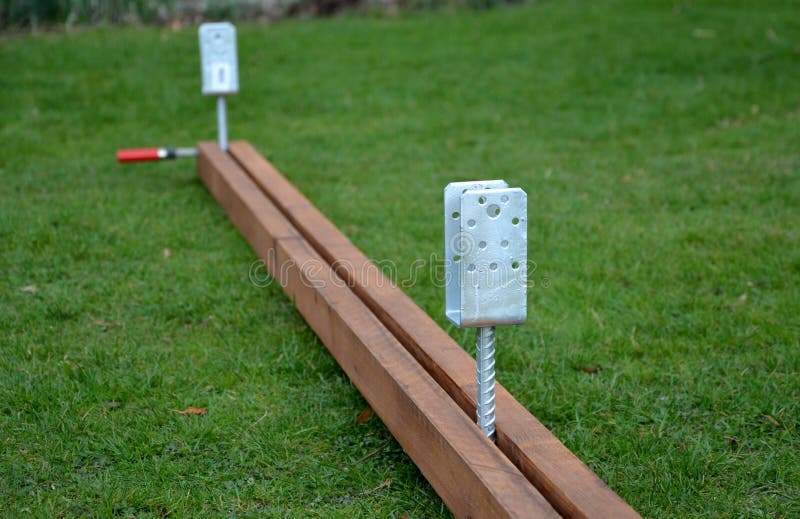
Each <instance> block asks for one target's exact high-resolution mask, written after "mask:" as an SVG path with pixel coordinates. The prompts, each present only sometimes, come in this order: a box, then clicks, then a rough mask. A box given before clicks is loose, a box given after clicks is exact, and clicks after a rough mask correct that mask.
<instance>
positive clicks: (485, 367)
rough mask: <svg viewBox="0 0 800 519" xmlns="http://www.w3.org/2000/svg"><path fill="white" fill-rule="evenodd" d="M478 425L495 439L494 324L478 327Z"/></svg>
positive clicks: (490, 437) (491, 438)
mask: <svg viewBox="0 0 800 519" xmlns="http://www.w3.org/2000/svg"><path fill="white" fill-rule="evenodd" d="M476 357H477V364H478V408H477V415H478V427H480V428H481V430H482V431H483V432H484V434H486V436H488V437H489V439H490V440H492V441H494V436H495V427H494V422H495V416H494V409H495V405H494V399H495V391H494V326H486V327H483V328H478V341H477V352H476Z"/></svg>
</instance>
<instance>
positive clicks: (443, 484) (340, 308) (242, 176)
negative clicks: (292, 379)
mask: <svg viewBox="0 0 800 519" xmlns="http://www.w3.org/2000/svg"><path fill="white" fill-rule="evenodd" d="M198 149H199V156H198V161H197V164H198V171H199V174H200V177H201V178H202V180H203V182H204V183H205V185H206V186H207V188H208V190H209V191H210V192H211V194H212V195H213V196H214V197H215V198H216V199H217V200H218V202H219V203H220V205H221V206H222V207H223V208H224V209H225V211H226V212H227V213H228V215H229V216H230V218H231V220H232V221H233V223H234V224H235V225H236V227H237V228H238V229H239V230H240V231H241V233H242V234H243V235H244V237H245V238H246V239H247V240H248V242H249V243H250V244H251V245H252V247H253V249H254V250H255V251H256V253H257V254H258V256H259V257H261V258H262V259H263V260H264V261H265V264H266V266H267V269H268V270H269V271H270V273H271V274H272V275H273V277H274V278H275V279H276V280H277V281H278V282H279V283H280V284H281V286H282V287H283V290H284V292H285V293H286V294H287V296H288V297H289V298H290V299H291V300H292V301H293V302H294V304H295V305H296V306H297V309H298V311H299V312H300V313H301V314H302V315H303V317H304V318H305V320H306V322H307V323H308V324H309V325H310V326H311V328H312V329H313V330H314V332H315V333H316V334H317V335H318V336H319V338H320V340H321V341H322V342H323V343H324V344H325V346H326V347H327V348H328V350H329V351H330V352H331V354H332V355H333V356H334V357H335V358H336V360H337V361H338V362H339V364H340V366H341V367H342V369H343V370H344V371H345V373H347V375H348V376H349V377H350V379H351V381H352V382H353V384H355V386H356V387H357V388H358V389H359V391H361V394H362V395H363V396H364V398H365V399H366V400H367V401H368V402H369V404H370V406H372V408H373V409H374V410H375V412H376V413H377V414H378V415H379V416H380V417H381V419H382V420H383V422H384V423H385V424H386V426H387V427H388V428H389V430H390V431H391V432H392V434H393V435H394V437H395V438H396V439H397V441H398V442H399V443H400V445H401V446H402V447H403V449H404V450H405V451H406V453H408V455H409V456H410V457H411V459H412V460H414V463H416V465H417V466H418V467H419V469H420V471H421V472H422V474H423V475H424V476H425V477H426V479H427V480H428V481H429V482H430V483H431V485H432V486H433V488H434V489H435V490H436V492H437V493H438V494H439V496H441V498H442V500H443V501H444V502H445V504H446V505H447V507H448V508H449V509H450V510H451V511H452V512H453V513H454V514H455V515H456V516H458V517H542V518H556V517H560V515H559V514H558V513H557V512H556V511H555V510H554V509H553V508H552V506H551V505H550V504H549V503H548V501H547V500H546V499H545V498H544V497H543V496H542V495H541V494H540V493H539V491H538V490H537V489H536V488H535V487H534V486H533V485H531V484H530V482H529V481H528V480H527V479H526V478H525V476H524V475H523V474H522V473H521V472H520V471H519V469H517V468H516V467H515V466H514V465H513V464H512V463H511V462H510V461H509V460H508V458H507V457H506V456H505V455H504V454H503V453H502V452H501V451H500V450H499V449H497V448H496V446H495V445H494V444H492V443H491V442H490V441H489V440H487V439H486V437H485V436H484V435H483V434H482V433H481V431H480V430H479V429H478V427H477V426H476V425H475V424H474V423H473V421H472V420H470V419H469V418H468V417H467V416H466V415H465V414H464V413H463V411H462V410H461V409H460V408H459V407H458V406H457V405H456V404H455V403H454V402H453V401H452V400H451V398H450V397H449V396H448V395H447V394H446V393H445V392H444V391H443V390H442V388H441V387H440V386H439V384H438V383H437V382H436V381H434V380H433V379H432V378H431V376H430V375H429V374H428V373H427V372H426V371H425V370H424V369H423V368H422V367H421V366H420V365H419V363H418V362H417V361H416V360H415V359H414V358H413V357H412V356H411V355H410V354H409V353H408V351H406V349H405V348H404V347H403V346H402V345H401V344H400V343H399V342H398V340H397V339H396V337H395V336H394V335H393V334H392V333H390V332H389V331H388V330H387V329H386V327H385V326H384V325H383V324H382V323H381V322H380V320H379V319H378V318H376V317H375V316H374V315H373V313H372V312H371V311H370V310H369V309H368V308H367V307H366V305H365V304H364V303H363V301H361V300H360V299H359V298H358V297H357V296H356V295H355V294H354V293H353V292H352V291H350V290H349V289H348V288H347V287H346V286H344V283H343V282H342V280H341V279H340V278H339V277H338V276H337V274H336V273H335V272H334V271H333V270H332V269H331V268H330V266H329V265H328V263H327V262H326V261H325V260H324V259H323V258H322V257H320V256H319V254H318V253H317V252H316V251H315V249H314V248H313V247H312V246H311V245H310V244H308V243H307V241H306V239H305V238H304V237H303V236H302V235H301V233H300V232H298V230H297V229H296V228H295V227H294V226H293V225H292V224H291V223H290V222H288V221H287V219H286V218H285V217H284V216H283V214H282V213H281V212H280V211H279V210H278V209H277V208H276V207H275V206H274V204H273V203H272V202H271V201H270V200H269V199H268V198H267V196H266V195H265V194H264V193H263V192H262V191H261V189H260V188H259V187H258V186H257V185H256V184H254V183H253V181H252V180H251V179H250V178H249V176H248V175H247V174H246V173H245V172H244V171H243V170H242V169H241V168H240V167H239V165H238V164H237V163H236V162H234V161H233V160H232V159H231V157H230V156H228V155H227V154H225V153H224V152H223V151H222V150H221V149H220V148H219V147H218V146H217V144H216V143H200V144H199V145H198Z"/></svg>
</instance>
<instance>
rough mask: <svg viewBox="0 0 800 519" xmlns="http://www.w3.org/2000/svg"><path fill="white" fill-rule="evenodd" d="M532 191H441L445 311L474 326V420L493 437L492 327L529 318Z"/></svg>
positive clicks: (498, 184)
mask: <svg viewBox="0 0 800 519" xmlns="http://www.w3.org/2000/svg"><path fill="white" fill-rule="evenodd" d="M527 216H528V197H527V195H526V194H525V191H523V190H522V189H520V188H510V187H508V184H507V183H506V182H505V181H503V180H478V181H475V182H453V183H451V184H448V185H447V187H446V188H445V189H444V234H445V249H444V253H445V258H446V260H447V261H446V263H445V279H446V290H445V313H446V315H447V318H448V319H449V320H450V321H452V322H453V323H454V324H455V325H456V326H459V327H461V328H477V329H478V337H477V347H476V350H477V352H476V369H477V377H478V395H477V398H476V415H477V425H478V427H479V428H480V429H481V431H482V432H483V433H484V434H486V436H487V437H488V438H489V439H490V440H491V441H495V369H494V368H495V360H494V356H495V335H494V331H495V330H494V328H495V326H503V325H510V324H522V323H524V322H525V318H526V316H527V296H526V290H527V276H528V271H527V257H528V230H527V219H528V218H527Z"/></svg>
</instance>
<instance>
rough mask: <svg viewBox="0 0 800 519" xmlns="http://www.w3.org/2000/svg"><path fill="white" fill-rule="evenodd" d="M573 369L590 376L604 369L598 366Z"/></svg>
mask: <svg viewBox="0 0 800 519" xmlns="http://www.w3.org/2000/svg"><path fill="white" fill-rule="evenodd" d="M573 368H574V369H576V370H578V371H583V372H584V373H588V374H590V375H594V374H595V373H597V372H598V371H600V370H601V369H603V368H602V367H601V366H596V365H595V366H573Z"/></svg>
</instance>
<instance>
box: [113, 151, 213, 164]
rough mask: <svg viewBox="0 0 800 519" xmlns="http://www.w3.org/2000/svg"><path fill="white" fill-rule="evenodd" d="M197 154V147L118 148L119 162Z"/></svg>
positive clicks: (194, 155)
mask: <svg viewBox="0 0 800 519" xmlns="http://www.w3.org/2000/svg"><path fill="white" fill-rule="evenodd" d="M196 156H197V149H196V148H139V149H133V150H118V151H117V162H147V161H155V160H163V159H177V158H179V157H196Z"/></svg>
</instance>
